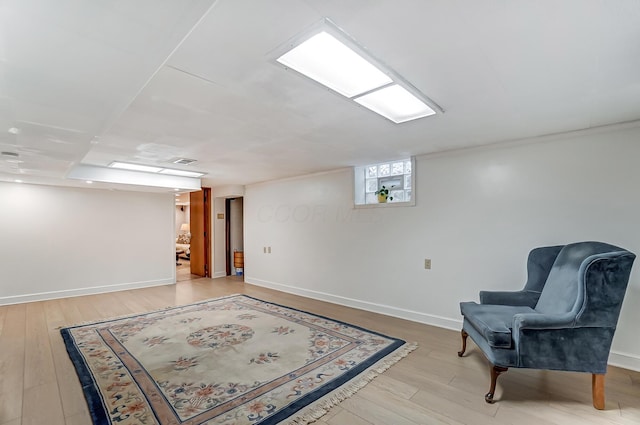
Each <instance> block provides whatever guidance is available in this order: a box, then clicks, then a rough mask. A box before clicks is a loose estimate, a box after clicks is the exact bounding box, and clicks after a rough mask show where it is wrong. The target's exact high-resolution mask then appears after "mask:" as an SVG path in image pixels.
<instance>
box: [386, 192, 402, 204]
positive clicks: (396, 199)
mask: <svg viewBox="0 0 640 425" xmlns="http://www.w3.org/2000/svg"><path fill="white" fill-rule="evenodd" d="M389 196H391V197H393V200H392V201H391V202H404V190H392V191H390V192H389Z"/></svg>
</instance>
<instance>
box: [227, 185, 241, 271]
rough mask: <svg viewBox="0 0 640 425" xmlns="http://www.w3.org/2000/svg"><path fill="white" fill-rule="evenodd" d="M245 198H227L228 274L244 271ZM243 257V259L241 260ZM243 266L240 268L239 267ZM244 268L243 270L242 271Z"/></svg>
mask: <svg viewBox="0 0 640 425" xmlns="http://www.w3.org/2000/svg"><path fill="white" fill-rule="evenodd" d="M243 205H244V200H243V198H242V197H239V198H227V199H225V217H226V222H225V247H226V249H225V251H226V263H227V265H226V269H227V276H230V275H241V274H243V273H244V231H243V228H244V225H243V216H244V212H243V211H244V206H243ZM240 258H241V260H239V259H240ZM239 267H240V268H241V269H240V270H238V268H239ZM241 270H242V271H241Z"/></svg>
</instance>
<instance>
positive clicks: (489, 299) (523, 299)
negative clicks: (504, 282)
mask: <svg viewBox="0 0 640 425" xmlns="http://www.w3.org/2000/svg"><path fill="white" fill-rule="evenodd" d="M538 298H540V292H535V291H511V292H508V291H480V304H497V305H513V306H526V307H531V308H534V307H535V306H536V304H537V303H538Z"/></svg>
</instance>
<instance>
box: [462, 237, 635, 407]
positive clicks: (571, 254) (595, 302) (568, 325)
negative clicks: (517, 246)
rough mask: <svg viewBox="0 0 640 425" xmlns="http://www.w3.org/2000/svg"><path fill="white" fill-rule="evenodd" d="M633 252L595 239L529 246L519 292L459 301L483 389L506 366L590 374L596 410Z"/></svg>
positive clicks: (487, 397) (464, 336)
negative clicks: (484, 365)
mask: <svg viewBox="0 0 640 425" xmlns="http://www.w3.org/2000/svg"><path fill="white" fill-rule="evenodd" d="M634 260H635V255H634V254H633V253H631V252H629V251H627V250H625V249H622V248H618V247H616V246H613V245H609V244H606V243H601V242H580V243H574V244H570V245H564V246H550V247H542V248H536V249H534V250H532V251H531V252H530V253H529V258H528V261H527V272H528V279H527V283H526V285H525V287H524V288H523V289H522V290H521V291H515V292H502V291H494V292H488V291H482V292H480V304H477V303H475V302H462V303H460V310H461V313H462V315H463V316H464V322H463V325H462V350H461V351H459V352H458V355H459V356H460V357H462V356H463V354H464V352H465V351H466V344H467V336H470V337H471V339H472V340H473V341H474V342H475V343H476V345H477V346H478V347H479V348H480V349H481V350H482V352H483V353H484V355H485V356H486V357H487V359H488V360H489V361H490V362H491V363H492V365H493V366H492V369H491V385H490V388H489V392H488V393H487V394H486V395H485V400H486V401H487V403H493V401H494V400H493V396H494V393H495V388H496V381H497V378H498V376H499V375H500V374H501V373H503V372H506V371H507V369H508V368H510V367H516V368H532V369H549V370H565V371H575V372H587V373H591V374H592V396H593V405H594V407H595V408H596V409H604V376H605V374H606V371H607V360H608V357H609V350H610V348H611V341H612V340H613V334H614V332H615V329H616V325H617V322H618V316H619V315H620V308H621V307H622V300H623V298H624V294H625V291H626V288H627V284H628V281H629V274H630V273H631V266H632V265H633V261H634Z"/></svg>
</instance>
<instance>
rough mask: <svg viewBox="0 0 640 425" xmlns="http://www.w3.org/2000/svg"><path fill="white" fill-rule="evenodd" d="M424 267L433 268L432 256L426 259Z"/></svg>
mask: <svg viewBox="0 0 640 425" xmlns="http://www.w3.org/2000/svg"><path fill="white" fill-rule="evenodd" d="M424 268H425V269H427V270H431V258H425V259H424Z"/></svg>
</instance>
